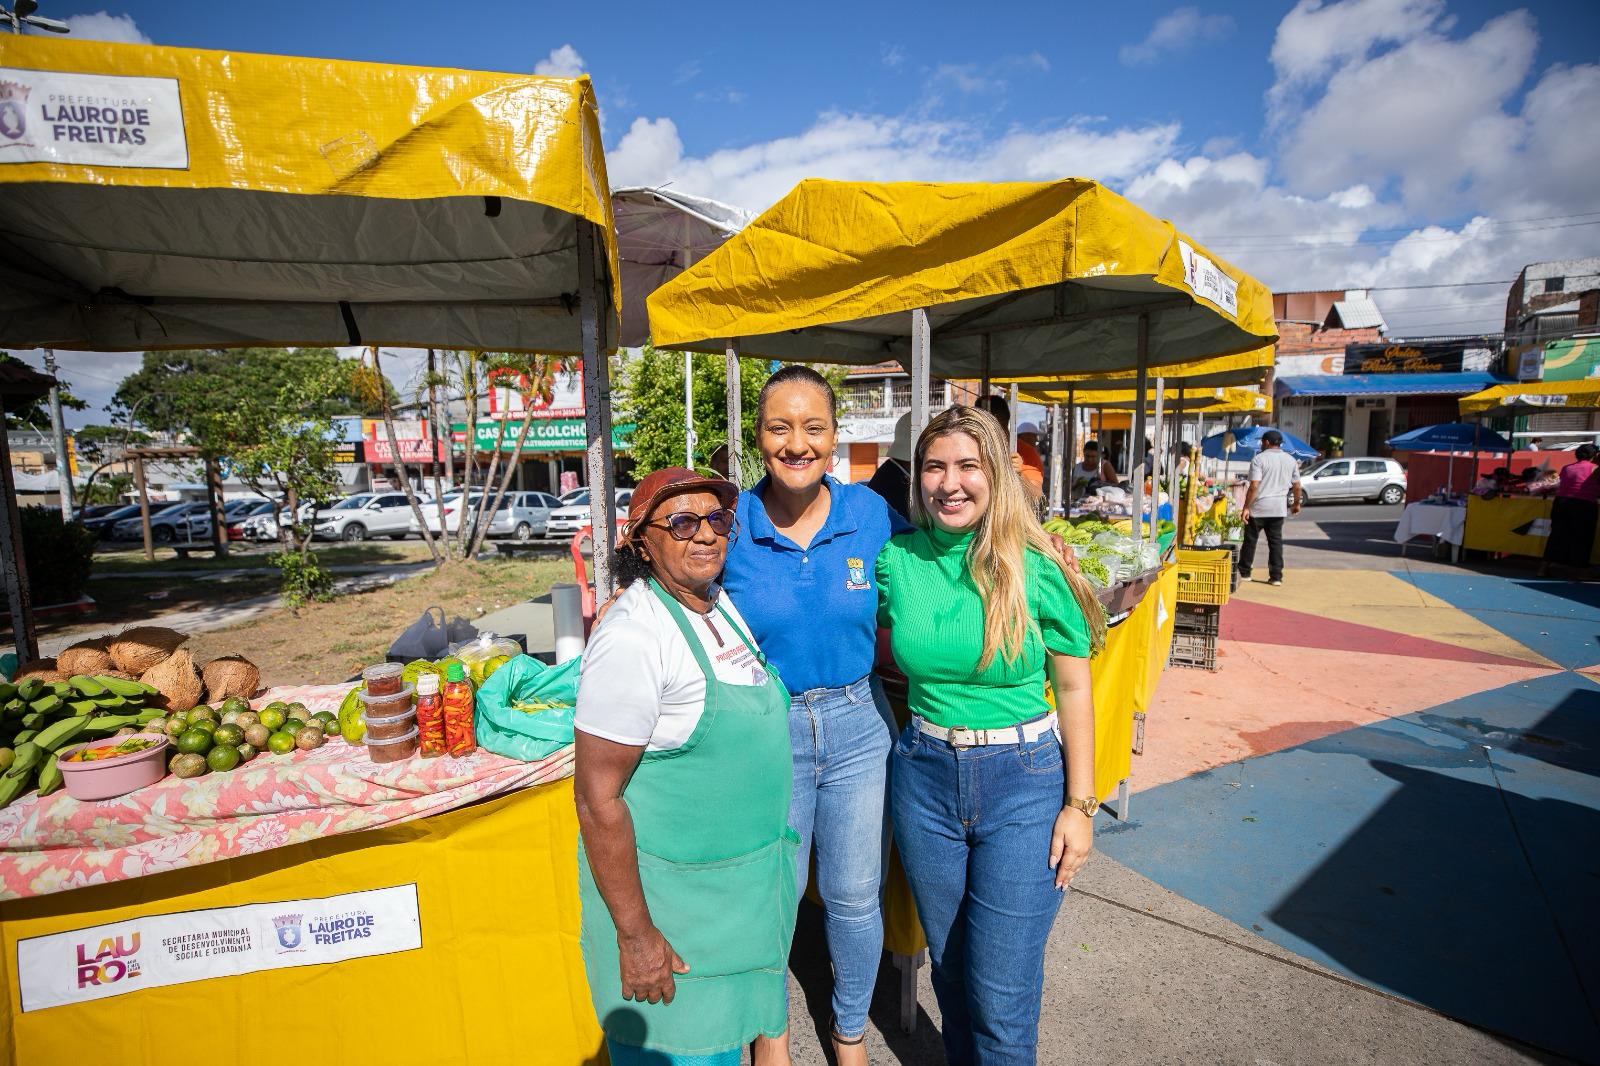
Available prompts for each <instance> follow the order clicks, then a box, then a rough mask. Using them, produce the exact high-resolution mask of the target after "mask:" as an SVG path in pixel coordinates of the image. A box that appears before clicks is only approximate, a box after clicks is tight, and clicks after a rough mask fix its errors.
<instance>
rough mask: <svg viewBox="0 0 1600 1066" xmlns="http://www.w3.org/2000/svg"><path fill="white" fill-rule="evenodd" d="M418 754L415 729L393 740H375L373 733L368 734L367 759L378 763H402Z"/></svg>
mask: <svg viewBox="0 0 1600 1066" xmlns="http://www.w3.org/2000/svg"><path fill="white" fill-rule="evenodd" d="M416 753H417V730H416V728H415V727H412V728H411V729H409V730H407V731H406V732H405V733H403V734H401V735H400V736H398V737H395V738H394V739H393V740H374V739H373V737H372V734H371V733H368V734H367V758H369V759H371V760H372V761H373V762H377V763H387V762H400V761H402V760H404V759H409V758H411V756H413V755H415V754H416Z"/></svg>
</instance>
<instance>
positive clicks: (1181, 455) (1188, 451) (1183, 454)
mask: <svg viewBox="0 0 1600 1066" xmlns="http://www.w3.org/2000/svg"><path fill="white" fill-rule="evenodd" d="M1193 468H1194V445H1192V444H1190V443H1189V442H1188V441H1180V442H1179V443H1178V476H1179V477H1180V478H1184V477H1188V476H1189V472H1190V471H1191V470H1192V469H1193Z"/></svg>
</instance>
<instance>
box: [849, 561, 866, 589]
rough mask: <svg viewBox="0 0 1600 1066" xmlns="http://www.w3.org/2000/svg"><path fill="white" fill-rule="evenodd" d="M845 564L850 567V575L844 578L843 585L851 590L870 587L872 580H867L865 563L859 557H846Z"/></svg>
mask: <svg viewBox="0 0 1600 1066" xmlns="http://www.w3.org/2000/svg"><path fill="white" fill-rule="evenodd" d="M844 563H845V566H847V567H849V568H850V575H849V576H848V577H846V578H845V580H844V587H845V588H847V589H849V590H850V591H851V592H860V591H861V590H862V589H870V588H871V587H872V582H870V581H868V580H867V564H866V563H864V562H862V561H861V560H860V559H846V560H845V561H844Z"/></svg>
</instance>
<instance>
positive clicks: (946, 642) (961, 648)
mask: <svg viewBox="0 0 1600 1066" xmlns="http://www.w3.org/2000/svg"><path fill="white" fill-rule="evenodd" d="M972 537H973V534H972V533H947V532H945V531H944V530H941V529H938V528H933V529H918V530H914V531H912V532H910V533H902V534H900V535H899V536H897V537H895V538H893V539H892V540H890V541H889V543H888V544H887V545H886V546H885V547H884V549H883V551H882V552H880V553H879V555H878V568H877V577H878V624H879V625H885V626H890V627H892V629H893V632H892V634H891V637H892V646H893V648H894V657H895V661H896V662H898V663H899V664H900V669H901V670H902V671H903V672H904V673H905V675H906V677H907V678H908V679H910V682H911V693H910V703H911V711H912V713H913V714H918V715H921V716H922V717H923V718H926V719H927V720H928V721H930V722H932V723H934V724H935V725H939V726H944V727H946V728H948V727H950V726H957V725H964V726H969V727H971V728H973V729H998V728H1001V727H1004V726H1008V725H1015V724H1016V723H1018V722H1025V721H1027V720H1029V719H1030V718H1037V717H1039V716H1040V715H1041V714H1046V713H1048V712H1049V711H1050V704H1049V703H1048V702H1046V700H1045V698H1044V685H1045V662H1046V660H1045V651H1046V649H1048V650H1049V651H1052V652H1054V653H1056V654H1057V655H1071V656H1074V657H1076V658H1080V659H1082V658H1088V656H1089V646H1090V637H1089V623H1088V621H1087V620H1086V619H1085V618H1084V617H1083V611H1082V610H1080V609H1079V607H1078V601H1077V600H1075V599H1073V598H1072V590H1071V588H1069V587H1068V585H1067V579H1066V577H1065V576H1063V575H1062V573H1061V568H1060V567H1058V566H1056V564H1055V563H1053V562H1051V561H1050V560H1049V559H1047V558H1045V557H1044V556H1042V555H1040V554H1039V553H1037V552H1035V551H1032V550H1031V549H1030V550H1029V551H1028V553H1027V557H1026V559H1025V560H1024V563H1025V567H1026V574H1027V581H1028V607H1029V612H1030V613H1031V614H1032V615H1033V620H1034V623H1035V624H1034V625H1033V626H1031V627H1030V628H1029V632H1028V639H1027V641H1026V643H1025V645H1024V647H1023V649H1022V654H1021V655H1020V656H1019V657H1018V658H1017V659H1016V660H1015V661H1014V662H1007V661H1006V659H1005V657H1004V655H996V656H995V657H994V660H993V661H992V662H990V663H989V666H988V668H987V669H985V670H983V671H982V672H979V671H978V669H977V666H978V659H979V658H980V657H981V656H982V655H983V599H982V597H980V596H979V595H978V589H977V586H976V585H974V584H973V583H972V578H971V577H970V576H969V575H968V573H967V565H966V553H967V546H968V545H969V544H970V543H971V542H972Z"/></svg>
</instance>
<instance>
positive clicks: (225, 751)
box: [206, 744, 239, 774]
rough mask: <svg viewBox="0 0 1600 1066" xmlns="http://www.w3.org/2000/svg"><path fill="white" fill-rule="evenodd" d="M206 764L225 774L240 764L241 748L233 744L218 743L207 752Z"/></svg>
mask: <svg viewBox="0 0 1600 1066" xmlns="http://www.w3.org/2000/svg"><path fill="white" fill-rule="evenodd" d="M206 765H207V766H209V767H210V768H211V769H212V770H215V771H216V772H217V773H219V774H225V773H227V772H228V771H229V770H232V769H233V768H234V767H235V766H238V765H239V749H238V748H236V747H234V746H233V745H232V744H218V745H217V746H216V747H214V748H212V749H211V750H210V751H208V752H206Z"/></svg>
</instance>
